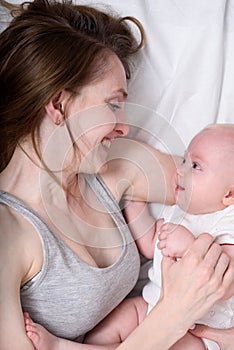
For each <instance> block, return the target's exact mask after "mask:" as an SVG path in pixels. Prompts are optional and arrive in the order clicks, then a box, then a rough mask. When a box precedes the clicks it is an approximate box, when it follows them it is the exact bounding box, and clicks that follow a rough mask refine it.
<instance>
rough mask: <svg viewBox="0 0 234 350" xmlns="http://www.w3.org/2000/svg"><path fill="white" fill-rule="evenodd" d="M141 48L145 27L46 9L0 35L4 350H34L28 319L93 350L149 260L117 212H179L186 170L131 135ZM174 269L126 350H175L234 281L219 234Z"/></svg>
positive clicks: (40, 5) (73, 9) (42, 2)
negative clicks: (97, 331) (130, 204)
mask: <svg viewBox="0 0 234 350" xmlns="http://www.w3.org/2000/svg"><path fill="white" fill-rule="evenodd" d="M1 3H2V2H1ZM127 21H130V22H133V23H135V24H136V25H137V27H138V29H139V31H140V34H141V40H140V43H139V44H138V43H137V42H136V40H135V39H134V37H133V35H132V33H131V30H130V27H129V26H128V25H127ZM142 44H143V30H142V28H141V26H140V24H139V23H138V22H137V21H136V20H135V19H133V18H119V17H118V16H114V15H110V14H105V13H103V12H101V11H98V10H96V9H93V8H90V7H86V6H74V5H72V4H71V3H66V2H65V3H56V2H54V1H51V2H50V1H46V0H36V1H34V2H32V3H31V4H27V5H24V6H23V7H22V8H21V9H20V10H18V11H17V12H16V17H15V19H14V20H13V21H12V23H11V24H10V26H9V27H8V28H7V29H6V30H5V31H4V32H3V33H2V34H1V36H0V57H1V62H0V90H1V97H0V133H1V134H0V140H1V141H0V142H1V156H0V159H1V160H0V171H1V174H0V188H1V190H2V192H1V194H0V201H1V203H2V204H1V206H0V217H1V229H0V235H1V244H0V259H1V262H0V265H1V266H4V268H2V269H1V270H0V286H1V293H0V298H1V303H0V305H1V306H0V308H1V310H0V333H1V338H0V347H1V348H2V349H7V348H11V349H16V348H17V349H19V350H21V349H23V350H31V349H32V348H33V347H32V344H31V342H30V341H29V339H28V338H27V336H26V333H25V330H24V322H23V314H22V310H23V311H28V312H29V313H30V315H31V316H32V318H33V319H34V320H35V321H37V322H39V323H41V324H42V325H44V326H45V327H46V328H47V329H48V330H49V331H51V332H52V333H53V334H55V335H57V336H60V337H64V338H67V339H70V340H75V341H77V342H78V343H80V348H81V349H83V348H84V349H85V348H86V349H88V347H87V346H88V345H84V344H82V341H83V338H84V335H85V334H86V333H87V332H88V331H89V330H90V329H92V328H93V327H94V326H95V325H96V324H97V323H98V322H99V321H101V320H102V319H103V318H104V317H105V316H106V315H107V314H108V313H109V312H111V310H113V309H114V308H115V307H116V306H117V305H118V304H119V303H120V302H121V301H122V300H123V299H124V298H125V297H126V296H127V294H128V293H129V292H130V290H131V289H132V288H133V287H134V285H135V283H136V280H137V277H138V273H139V256H138V253H137V250H136V246H135V243H134V242H133V240H132V237H131V235H130V232H129V231H128V228H127V226H126V225H125V222H124V219H123V217H122V215H121V211H120V208H119V206H118V203H119V202H120V200H121V199H122V198H124V199H132V200H143V201H146V200H148V201H159V202H163V201H164V200H165V201H166V203H172V202H173V200H174V194H173V189H174V184H173V177H172V174H173V173H174V169H175V161H174V160H173V159H172V157H170V156H168V155H165V154H162V153H160V152H158V151H157V150H154V149H152V148H150V147H149V146H147V145H143V144H140V143H139V142H136V141H133V140H132V141H131V140H128V139H126V138H121V137H123V136H126V135H127V133H128V126H127V124H126V121H125V115H124V110H123V103H124V101H125V100H126V97H127V84H126V78H127V79H128V78H130V75H131V74H130V59H131V57H133V56H134V54H136V53H137V52H138V51H139V49H140V48H141V46H142ZM155 179H157V183H155ZM19 252H20V253H19ZM165 271H166V272H165ZM179 271H180V272H179ZM164 272H165V276H168V277H164V279H163V295H162V297H161V300H160V302H159V303H158V304H157V306H156V307H155V309H154V310H153V311H152V312H151V313H150V315H149V316H148V317H147V318H146V319H145V320H144V321H143V322H142V323H141V324H140V325H139V327H138V328H137V329H136V330H135V332H134V333H133V334H132V335H131V336H130V337H128V338H127V340H126V341H125V342H123V343H122V344H121V345H120V346H119V349H128V350H129V349H135V348H136V344H137V346H138V347H139V348H141V349H151V348H152V347H153V346H155V347H157V348H160V349H161V350H163V349H167V348H169V347H170V346H171V345H172V344H173V343H174V342H176V341H177V340H178V339H179V338H180V337H181V336H183V335H184V334H185V332H186V331H187V329H188V328H189V327H190V326H191V325H192V324H193V323H194V322H195V320H196V319H197V318H200V317H201V316H202V315H203V314H204V313H205V312H207V310H208V309H209V308H210V307H211V306H212V305H213V303H214V302H216V301H217V300H219V299H220V298H222V297H225V293H227V291H228V289H230V286H231V283H232V282H233V277H232V275H233V263H232V262H230V259H229V258H228V256H226V255H225V254H223V253H221V249H220V247H219V246H218V245H216V244H212V238H211V237H210V236H209V235H204V236H202V237H201V238H200V239H198V240H197V241H196V242H195V244H194V245H193V246H192V248H191V250H190V251H189V253H188V254H187V256H186V257H185V258H183V259H182V260H181V261H180V262H178V263H175V262H173V261H170V260H169V259H164V264H163V275H164ZM175 281H177V282H176V283H173V282H175ZM178 299H179V300H181V301H182V302H181V304H180V305H178V302H177V300H178ZM12 329H13V330H14V337H12V336H11V334H12ZM155 331H157V333H155ZM146 333H147V334H149V335H150V337H147V341H146V337H145V336H146ZM95 348H97V347H96V346H92V347H90V349H95Z"/></svg>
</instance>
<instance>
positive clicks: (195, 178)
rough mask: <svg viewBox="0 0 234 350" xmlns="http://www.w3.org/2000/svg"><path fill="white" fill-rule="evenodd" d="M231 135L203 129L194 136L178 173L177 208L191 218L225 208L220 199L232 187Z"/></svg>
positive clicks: (233, 153)
mask: <svg viewBox="0 0 234 350" xmlns="http://www.w3.org/2000/svg"><path fill="white" fill-rule="evenodd" d="M233 138H234V135H233V132H232V135H230V134H229V133H228V132H226V131H225V130H223V129H216V128H215V129H204V130H203V131H201V132H200V133H199V134H198V135H196V136H195V137H194V138H193V139H192V141H191V143H190V144H189V147H188V149H187V151H186V153H185V156H184V159H183V162H182V164H181V165H180V167H179V170H178V176H177V184H178V185H177V189H176V197H177V204H178V205H179V206H180V207H181V208H182V209H183V210H185V211H188V212H189V213H192V214H204V213H210V212H214V211H218V210H222V209H224V208H225V205H224V204H223V198H224V197H225V195H226V194H227V193H228V192H229V189H230V187H231V186H232V184H234V178H233V175H234V171H233V170H232V168H233V161H234V146H233V144H234V142H233V140H234V139H233Z"/></svg>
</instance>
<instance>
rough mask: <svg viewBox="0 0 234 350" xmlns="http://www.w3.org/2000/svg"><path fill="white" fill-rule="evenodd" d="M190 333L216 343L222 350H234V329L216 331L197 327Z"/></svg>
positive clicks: (206, 327) (205, 327) (201, 326)
mask: <svg viewBox="0 0 234 350" xmlns="http://www.w3.org/2000/svg"><path fill="white" fill-rule="evenodd" d="M190 332H191V333H192V334H194V335H195V336H196V337H199V338H207V339H210V340H213V341H215V342H216V343H217V344H218V345H219V347H220V350H233V347H234V345H233V343H234V328H229V329H216V328H210V327H208V326H203V325H197V326H196V327H195V328H194V329H193V330H190Z"/></svg>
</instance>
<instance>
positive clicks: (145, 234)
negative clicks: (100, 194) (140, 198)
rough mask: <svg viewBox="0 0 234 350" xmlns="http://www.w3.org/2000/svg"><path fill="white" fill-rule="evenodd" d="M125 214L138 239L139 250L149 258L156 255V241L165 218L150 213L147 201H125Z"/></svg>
mask: <svg viewBox="0 0 234 350" xmlns="http://www.w3.org/2000/svg"><path fill="white" fill-rule="evenodd" d="M124 216H125V219H126V221H127V223H128V226H129V228H130V231H131V233H132V235H133V237H134V239H135V241H136V244H137V247H138V250H139V252H140V253H141V254H142V255H144V256H145V257H146V258H148V259H152V258H153V255H154V246H155V241H156V238H157V235H158V231H159V229H160V227H161V226H162V224H163V220H159V221H157V222H156V220H155V219H154V218H153V217H152V216H151V215H150V212H149V209H148V205H147V203H145V202H129V201H126V202H125V208H124Z"/></svg>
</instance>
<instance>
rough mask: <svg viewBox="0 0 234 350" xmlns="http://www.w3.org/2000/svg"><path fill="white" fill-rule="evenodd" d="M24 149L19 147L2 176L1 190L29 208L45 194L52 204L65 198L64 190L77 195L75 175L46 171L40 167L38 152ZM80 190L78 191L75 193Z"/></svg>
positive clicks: (40, 200)
mask: <svg viewBox="0 0 234 350" xmlns="http://www.w3.org/2000/svg"><path fill="white" fill-rule="evenodd" d="M24 150H25V152H24V151H23V150H22V149H21V148H20V147H17V148H16V150H15V152H14V154H13V156H12V158H11V160H10V162H9V164H8V166H7V167H6V169H4V171H3V172H2V173H1V174H0V190H2V191H6V192H9V193H10V194H12V195H14V196H16V197H17V198H19V199H20V200H22V201H24V202H25V203H27V204H29V205H32V206H33V205H35V206H37V205H40V204H41V203H42V201H43V194H44V193H46V194H47V195H46V197H47V198H51V201H55V200H56V201H57V203H58V204H59V202H58V201H59V198H61V196H63V197H64V191H63V189H64V188H66V189H67V190H68V191H69V190H70V191H72V192H74V188H75V187H78V186H75V185H76V184H77V176H76V174H70V175H68V174H67V172H66V173H64V174H61V172H60V173H59V172H57V173H53V174H49V173H48V172H47V170H43V168H44V167H43V165H40V161H39V159H38V157H37V156H36V154H35V152H32V150H30V151H29V152H27V151H28V149H27V147H24ZM27 153H28V154H30V157H31V159H30V158H29V156H27ZM61 175H62V180H61ZM58 189H60V190H59V191H58ZM77 190H78V189H77V188H76V192H77ZM54 197H55V198H54Z"/></svg>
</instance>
